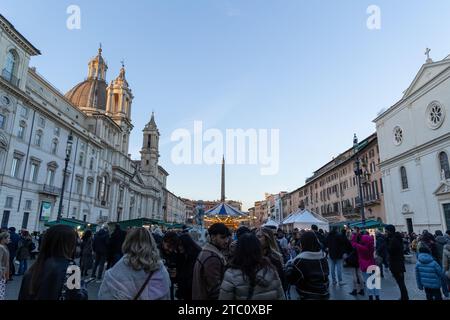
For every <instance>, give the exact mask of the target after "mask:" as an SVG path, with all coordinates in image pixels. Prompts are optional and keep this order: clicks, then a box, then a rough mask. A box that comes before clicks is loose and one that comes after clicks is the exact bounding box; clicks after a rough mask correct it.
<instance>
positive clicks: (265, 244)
mask: <svg viewBox="0 0 450 320" xmlns="http://www.w3.org/2000/svg"><path fill="white" fill-rule="evenodd" d="M256 237H257V238H258V240H259V242H260V243H261V248H262V251H263V252H262V253H263V256H265V257H267V258H268V259H269V260H270V263H271V264H272V265H273V266H274V267H275V268H276V269H277V272H278V276H279V277H280V280H281V284H282V285H283V289H284V290H285V291H286V290H287V283H286V281H285V276H284V270H283V265H284V261H283V255H282V254H281V253H280V248H279V246H278V243H277V240H275V234H274V233H273V231H272V230H270V229H269V228H264V227H262V228H259V229H257V230H256Z"/></svg>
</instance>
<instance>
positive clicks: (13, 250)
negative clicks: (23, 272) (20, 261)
mask: <svg viewBox="0 0 450 320" xmlns="http://www.w3.org/2000/svg"><path fill="white" fill-rule="evenodd" d="M19 241H20V236H19V235H18V234H17V233H15V232H10V233H9V243H8V250H9V256H10V257H13V258H14V257H16V254H17V249H18V248H19Z"/></svg>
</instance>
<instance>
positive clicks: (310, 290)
mask: <svg viewBox="0 0 450 320" xmlns="http://www.w3.org/2000/svg"><path fill="white" fill-rule="evenodd" d="M300 242H301V248H302V251H301V252H300V254H299V255H297V257H295V258H294V259H293V260H292V261H290V262H289V263H288V264H287V265H286V279H287V281H288V282H289V283H290V284H292V285H295V288H296V290H297V293H298V294H299V298H300V299H301V300H328V299H329V298H330V293H329V279H328V276H329V268H328V262H327V257H326V254H325V253H324V252H323V251H322V250H321V246H320V243H319V241H318V239H317V236H316V235H315V234H314V232H313V231H306V232H304V233H303V234H302V236H301V238H300Z"/></svg>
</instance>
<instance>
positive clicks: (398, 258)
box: [385, 225, 409, 300]
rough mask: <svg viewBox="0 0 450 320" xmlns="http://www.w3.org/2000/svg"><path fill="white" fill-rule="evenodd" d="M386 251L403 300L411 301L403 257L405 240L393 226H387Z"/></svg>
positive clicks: (390, 268)
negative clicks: (406, 283)
mask: <svg viewBox="0 0 450 320" xmlns="http://www.w3.org/2000/svg"><path fill="white" fill-rule="evenodd" d="M385 230H386V249H387V253H388V263H389V270H391V273H392V276H393V277H394V279H395V281H396V282H397V285H398V287H399V289H400V293H401V298H400V299H401V300H409V297H408V290H407V289H406V285H405V275H404V274H405V272H406V268H405V257H404V255H403V238H402V235H401V234H400V233H399V232H395V227H394V226H393V225H387V226H386V227H385Z"/></svg>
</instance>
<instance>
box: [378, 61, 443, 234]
mask: <svg viewBox="0 0 450 320" xmlns="http://www.w3.org/2000/svg"><path fill="white" fill-rule="evenodd" d="M449 108H450V56H448V57H447V58H445V59H443V60H442V61H438V62H433V61H432V60H431V59H429V58H428V60H427V62H426V63H425V64H424V65H423V66H422V67H421V69H420V70H419V72H418V74H417V76H416V77H415V79H414V81H413V82H412V83H411V85H410V86H409V88H408V89H407V90H406V91H405V93H404V95H403V97H402V99H401V100H400V101H398V102H397V103H396V104H395V105H393V106H392V107H390V108H389V109H388V110H386V111H384V112H382V113H381V114H379V116H378V117H377V118H376V119H375V120H374V122H375V123H376V126H377V135H378V143H379V149H380V158H381V165H380V167H381V171H382V179H383V187H384V192H385V193H384V196H385V201H384V204H385V208H386V218H387V222H388V223H391V224H393V225H395V226H396V227H398V228H399V229H400V230H402V231H409V232H412V231H414V232H416V233H417V232H422V231H423V230H425V229H426V230H429V231H435V230H438V229H440V230H446V229H450V169H449V160H448V158H449V155H450V119H449V115H448V114H447V113H449V112H450V109H449Z"/></svg>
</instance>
